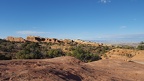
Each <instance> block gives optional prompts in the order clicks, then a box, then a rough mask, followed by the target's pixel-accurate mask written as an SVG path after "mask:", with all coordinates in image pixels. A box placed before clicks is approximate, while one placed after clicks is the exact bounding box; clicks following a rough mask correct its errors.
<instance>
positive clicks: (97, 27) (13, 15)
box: [0, 0, 144, 41]
mask: <svg viewBox="0 0 144 81" xmlns="http://www.w3.org/2000/svg"><path fill="white" fill-rule="evenodd" d="M143 8H144V0H0V38H6V37H7V36H16V37H26V36H27V35H34V36H42V37H50V38H59V39H61V38H62V39H63V38H69V39H84V40H139V41H142V40H143V39H144V9H143Z"/></svg>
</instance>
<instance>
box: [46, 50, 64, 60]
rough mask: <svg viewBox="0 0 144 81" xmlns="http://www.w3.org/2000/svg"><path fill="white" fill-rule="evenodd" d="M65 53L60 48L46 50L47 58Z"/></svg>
mask: <svg viewBox="0 0 144 81" xmlns="http://www.w3.org/2000/svg"><path fill="white" fill-rule="evenodd" d="M64 55H65V54H64V53H63V51H62V50H61V49H50V50H48V52H47V54H46V57H47V58H54V57H60V56H64Z"/></svg>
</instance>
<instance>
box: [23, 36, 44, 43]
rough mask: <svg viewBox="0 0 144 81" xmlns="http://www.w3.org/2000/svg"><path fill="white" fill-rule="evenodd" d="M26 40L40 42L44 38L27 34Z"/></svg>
mask: <svg viewBox="0 0 144 81" xmlns="http://www.w3.org/2000/svg"><path fill="white" fill-rule="evenodd" d="M26 40H27V41H31V42H42V41H45V38H41V37H36V36H27V38H26Z"/></svg>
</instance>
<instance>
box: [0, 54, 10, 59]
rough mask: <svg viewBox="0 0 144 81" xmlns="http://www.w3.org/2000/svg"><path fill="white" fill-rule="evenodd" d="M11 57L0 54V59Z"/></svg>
mask: <svg viewBox="0 0 144 81" xmlns="http://www.w3.org/2000/svg"><path fill="white" fill-rule="evenodd" d="M11 59H12V58H11V57H10V56H7V55H3V54H0V60H11Z"/></svg>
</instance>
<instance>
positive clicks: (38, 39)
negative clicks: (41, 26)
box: [6, 36, 103, 46]
mask: <svg viewBox="0 0 144 81" xmlns="http://www.w3.org/2000/svg"><path fill="white" fill-rule="evenodd" d="M6 40H8V41H14V42H26V41H30V42H47V43H64V44H65V45H66V44H87V45H93V46H100V45H103V44H98V43H95V42H90V41H88V42H87V41H83V40H79V39H78V40H71V39H64V40H58V39H56V38H42V37H39V36H27V37H26V39H23V38H22V37H12V36H9V37H7V39H6Z"/></svg>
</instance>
